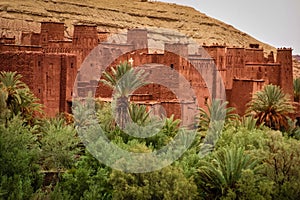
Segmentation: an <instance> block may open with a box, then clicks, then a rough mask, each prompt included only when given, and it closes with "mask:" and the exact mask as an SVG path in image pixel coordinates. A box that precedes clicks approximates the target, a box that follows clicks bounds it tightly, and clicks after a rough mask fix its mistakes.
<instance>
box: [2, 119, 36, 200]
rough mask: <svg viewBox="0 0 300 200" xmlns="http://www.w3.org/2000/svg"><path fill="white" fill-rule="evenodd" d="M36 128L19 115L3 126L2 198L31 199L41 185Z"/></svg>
mask: <svg viewBox="0 0 300 200" xmlns="http://www.w3.org/2000/svg"><path fill="white" fill-rule="evenodd" d="M33 131H34V130H33V128H30V127H28V126H26V125H24V121H23V120H21V119H19V118H18V117H14V118H12V119H11V120H10V121H8V122H7V124H6V125H4V124H1V125H0V165H1V167H0V177H1V179H0V197H1V198H3V199H29V198H30V197H31V196H32V194H33V193H34V192H35V191H36V190H37V189H38V188H39V187H40V186H41V178H42V177H41V175H40V174H39V173H38V170H39V166H38V165H37V162H38V151H39V148H38V146H37V145H36V138H35V137H34V136H33V134H32V132H33Z"/></svg>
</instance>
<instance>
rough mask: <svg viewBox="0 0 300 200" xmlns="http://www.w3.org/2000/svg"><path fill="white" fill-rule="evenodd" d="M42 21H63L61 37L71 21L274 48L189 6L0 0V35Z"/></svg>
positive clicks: (136, 0)
mask: <svg viewBox="0 0 300 200" xmlns="http://www.w3.org/2000/svg"><path fill="white" fill-rule="evenodd" d="M42 21H59V22H64V23H65V24H66V31H65V36H66V37H70V36H71V35H72V33H73V30H72V29H73V26H72V25H73V24H79V23H82V24H96V25H97V26H98V30H99V31H109V32H111V33H115V32H119V31H121V30H123V29H128V28H135V27H158V28H167V29H171V30H172V29H174V30H177V31H179V32H181V33H183V34H185V35H187V36H190V37H192V38H194V39H195V40H196V41H197V42H198V43H199V44H203V43H206V44H207V45H210V44H213V43H218V44H224V43H226V45H228V46H240V47H248V46H249V44H250V43H258V44H260V46H261V47H263V48H264V49H265V52H266V53H268V52H270V51H275V50H276V49H275V48H274V47H272V46H270V45H268V44H265V43H262V42H260V41H258V40H256V39H255V38H253V37H251V36H250V35H248V34H246V33H244V32H241V31H239V30H237V29H236V28H234V27H233V26H231V25H228V24H225V23H223V22H221V21H219V20H216V19H214V18H211V17H209V16H207V15H205V14H203V13H201V12H199V11H197V10H195V9H194V8H191V7H187V6H181V5H176V4H170V3H162V2H143V1H141V0H85V1H81V0H22V1H11V0H1V1H0V35H6V36H16V41H17V42H19V37H18V36H20V34H21V32H22V31H34V32H39V30H40V23H39V22H42ZM294 66H295V69H294V72H295V76H298V77H299V76H300V67H299V66H300V65H299V61H298V62H296V60H294Z"/></svg>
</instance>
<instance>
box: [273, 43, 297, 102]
mask: <svg viewBox="0 0 300 200" xmlns="http://www.w3.org/2000/svg"><path fill="white" fill-rule="evenodd" d="M276 62H277V63H280V65H281V66H280V87H281V88H282V90H283V91H284V92H285V93H286V94H288V95H290V98H292V97H293V94H294V92H293V63H292V49H291V48H280V49H277V58H276Z"/></svg>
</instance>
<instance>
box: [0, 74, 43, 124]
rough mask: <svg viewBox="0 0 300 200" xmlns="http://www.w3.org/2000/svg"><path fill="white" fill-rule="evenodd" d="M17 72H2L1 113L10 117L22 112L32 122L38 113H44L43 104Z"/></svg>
mask: <svg viewBox="0 0 300 200" xmlns="http://www.w3.org/2000/svg"><path fill="white" fill-rule="evenodd" d="M21 78H22V76H21V75H20V74H17V73H16V72H1V73H0V108H1V111H0V115H1V117H2V119H3V118H4V119H9V118H11V117H12V116H13V115H18V114H20V115H21V116H22V117H23V118H24V119H25V120H26V121H27V122H31V121H32V120H33V118H34V116H35V114H37V113H42V111H41V104H39V103H37V101H38V99H37V98H36V97H35V96H34V95H33V93H32V92H31V91H30V89H29V88H28V86H27V85H26V84H25V83H24V82H22V81H21Z"/></svg>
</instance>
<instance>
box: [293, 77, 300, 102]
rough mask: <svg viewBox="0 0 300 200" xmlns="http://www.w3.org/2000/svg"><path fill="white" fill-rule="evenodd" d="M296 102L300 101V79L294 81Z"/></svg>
mask: <svg viewBox="0 0 300 200" xmlns="http://www.w3.org/2000/svg"><path fill="white" fill-rule="evenodd" d="M294 101H296V102H299V101H300V78H296V79H294Z"/></svg>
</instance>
